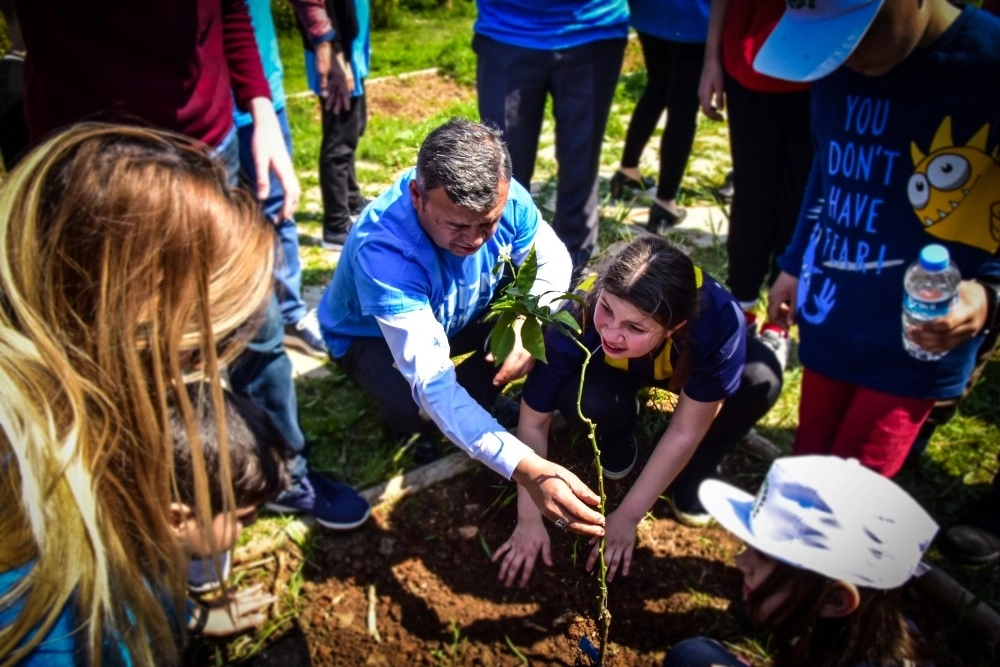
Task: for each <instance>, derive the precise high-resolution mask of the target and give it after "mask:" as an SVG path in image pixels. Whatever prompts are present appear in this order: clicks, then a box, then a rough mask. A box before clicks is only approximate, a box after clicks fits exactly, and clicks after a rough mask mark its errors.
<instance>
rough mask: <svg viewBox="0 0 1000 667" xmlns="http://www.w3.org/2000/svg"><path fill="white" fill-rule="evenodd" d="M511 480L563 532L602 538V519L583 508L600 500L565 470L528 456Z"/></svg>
mask: <svg viewBox="0 0 1000 667" xmlns="http://www.w3.org/2000/svg"><path fill="white" fill-rule="evenodd" d="M513 477H514V481H516V482H517V483H518V484H520V485H521V486H523V487H524V490H525V491H527V492H528V494H529V495H530V496H531V499H532V500H533V501H534V503H535V505H536V506H537V507H538V509H539V510H541V512H542V515H543V516H545V517H546V518H547V519H549V520H550V521H553V522H554V521H557V520H562V521H563V522H564V523H565V524H566V528H567V530H572V531H574V532H577V533H582V534H584V535H596V536H601V535H603V534H604V517H603V516H601V514H600V512H596V511H594V510H592V509H590V508H589V507H587V505H593V506H595V507H596V506H597V505H598V504H600V502H601V499H600V497H599V496H598V495H597V494H596V493H594V492H593V491H591V490H590V489H589V488H588V487H587V485H586V484H584V483H583V482H582V481H580V478H579V477H577V476H576V475H574V474H573V473H571V472H570V471H569V470H566V468H563V467H562V466H560V465H557V464H555V463H552V462H551V461H548V460H546V459H543V458H542V457H540V456H539V455H538V454H535V453H534V452H529V453H528V454H526V455H525V457H524V458H523V459H521V462H520V463H518V464H517V468H516V469H515V470H514V475H513Z"/></svg>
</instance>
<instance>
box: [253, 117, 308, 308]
mask: <svg viewBox="0 0 1000 667" xmlns="http://www.w3.org/2000/svg"><path fill="white" fill-rule="evenodd" d="M275 113H276V115H277V116H278V125H279V126H280V127H281V136H282V137H283V138H284V139H285V147H286V148H287V149H288V154H289V155H291V154H292V134H291V130H290V129H289V127H288V115H287V114H286V113H285V110H284V109H281V110H279V111H276V112H275ZM237 132H238V137H239V146H240V179H241V180H242V181H243V182H244V183H245V184H247V187H249V188H251V189H252V188H253V187H255V184H256V182H257V168H256V166H255V165H254V162H253V151H252V148H251V145H252V140H253V125H247V126H245V127H241V128H239V130H238V131H237ZM270 184H271V189H270V191H269V192H268V195H267V199H265V200H264V201H262V202H261V203H260V206H261V211H262V212H263V213H264V216H265V217H266V218H267V219H268V220H272V221H275V230H276V231H277V232H278V240H279V242H280V244H281V247H280V253H279V254H278V262H277V265H276V266H275V267H274V279H275V281H276V283H277V290H278V301H279V303H280V305H281V319H282V320H283V321H284V323H285V324H296V323H298V322H299V320H301V319H302V318H303V317H304V316H305V314H306V310H307V307H306V302H305V301H303V300H302V291H301V290H302V264H301V261H300V259H299V232H298V228H297V227H296V225H295V220H294V219H293V218H289V219H287V220H277V218H278V214H279V212H280V211H281V207H282V206H284V204H285V191H284V190H283V189H282V187H281V181H279V180H278V179H277V178H276V177H275V175H274V174H273V173H272V174H271V175H270Z"/></svg>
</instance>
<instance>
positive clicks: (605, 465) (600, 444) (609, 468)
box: [597, 431, 639, 480]
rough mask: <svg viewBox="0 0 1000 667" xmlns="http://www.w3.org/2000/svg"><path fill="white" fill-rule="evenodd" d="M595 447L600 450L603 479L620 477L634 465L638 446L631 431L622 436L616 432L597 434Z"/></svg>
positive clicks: (637, 454) (627, 472) (637, 455)
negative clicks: (607, 435) (612, 433)
mask: <svg viewBox="0 0 1000 667" xmlns="http://www.w3.org/2000/svg"><path fill="white" fill-rule="evenodd" d="M597 448H598V449H600V450H601V468H602V469H603V471H604V479H610V480H615V479H621V478H622V477H625V476H626V475H628V474H629V473H630V472H632V468H634V467H635V461H636V459H637V458H638V457H639V448H638V447H637V446H636V444H635V435H633V434H632V432H631V431H629V432H628V434H627V435H625V436H624V437H623V436H622V435H621V434H619V433H616V434H614V435H613V436H612V437H602V436H600V435H599V436H597Z"/></svg>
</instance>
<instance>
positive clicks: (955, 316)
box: [906, 280, 989, 354]
mask: <svg viewBox="0 0 1000 667" xmlns="http://www.w3.org/2000/svg"><path fill="white" fill-rule="evenodd" d="M988 298H989V295H988V294H987V293H986V288H985V287H983V285H981V284H980V283H977V282H974V281H972V280H963V281H962V282H961V283H959V286H958V300H957V301H956V302H955V305H954V306H953V307H952V309H951V312H950V313H948V315H947V316H946V317H941V318H938V319H936V320H930V321H929V322H923V323H921V324H918V325H916V326H912V327H910V328H909V329H907V331H906V336H907V338H909V339H910V340H912V341H913V342H914V343H916V344H917V345H919V346H920V347H922V348H923V349H925V350H927V351H928V352H934V353H937V354H941V353H943V352H948V351H949V350H952V349H954V348H956V347H958V346H959V345H961V344H962V343H964V342H965V341H967V340H969V339H970V338H973V337H974V336H976V335H977V334H978V333H979V332H980V331H982V329H983V326H984V325H985V324H986V311H987V300H988Z"/></svg>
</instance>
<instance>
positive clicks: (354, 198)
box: [347, 93, 368, 216]
mask: <svg viewBox="0 0 1000 667" xmlns="http://www.w3.org/2000/svg"><path fill="white" fill-rule="evenodd" d="M354 104H355V105H356V107H355V109H354V122H355V125H356V127H357V134H356V136H355V138H354V147H355V149H354V150H352V151H351V160H350V164H349V165H348V168H347V203H348V206H349V207H350V209H351V215H352V216H353V215H357V214H358V213H360V212H361V209H363V208H364V207H365V204H366V203H367V201H368V200H367V199H365V198H364V196H362V194H361V188H360V186H358V174H357V171H356V170H355V164H354V163H355V153H356V151H357V145H358V142H359V141H360V140H361V137H362V136H364V133H365V128H366V127H368V100H367V98H366V97H365V95H364V94H363V93H362V94H361V95H359V96H358V97H355V98H354Z"/></svg>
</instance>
